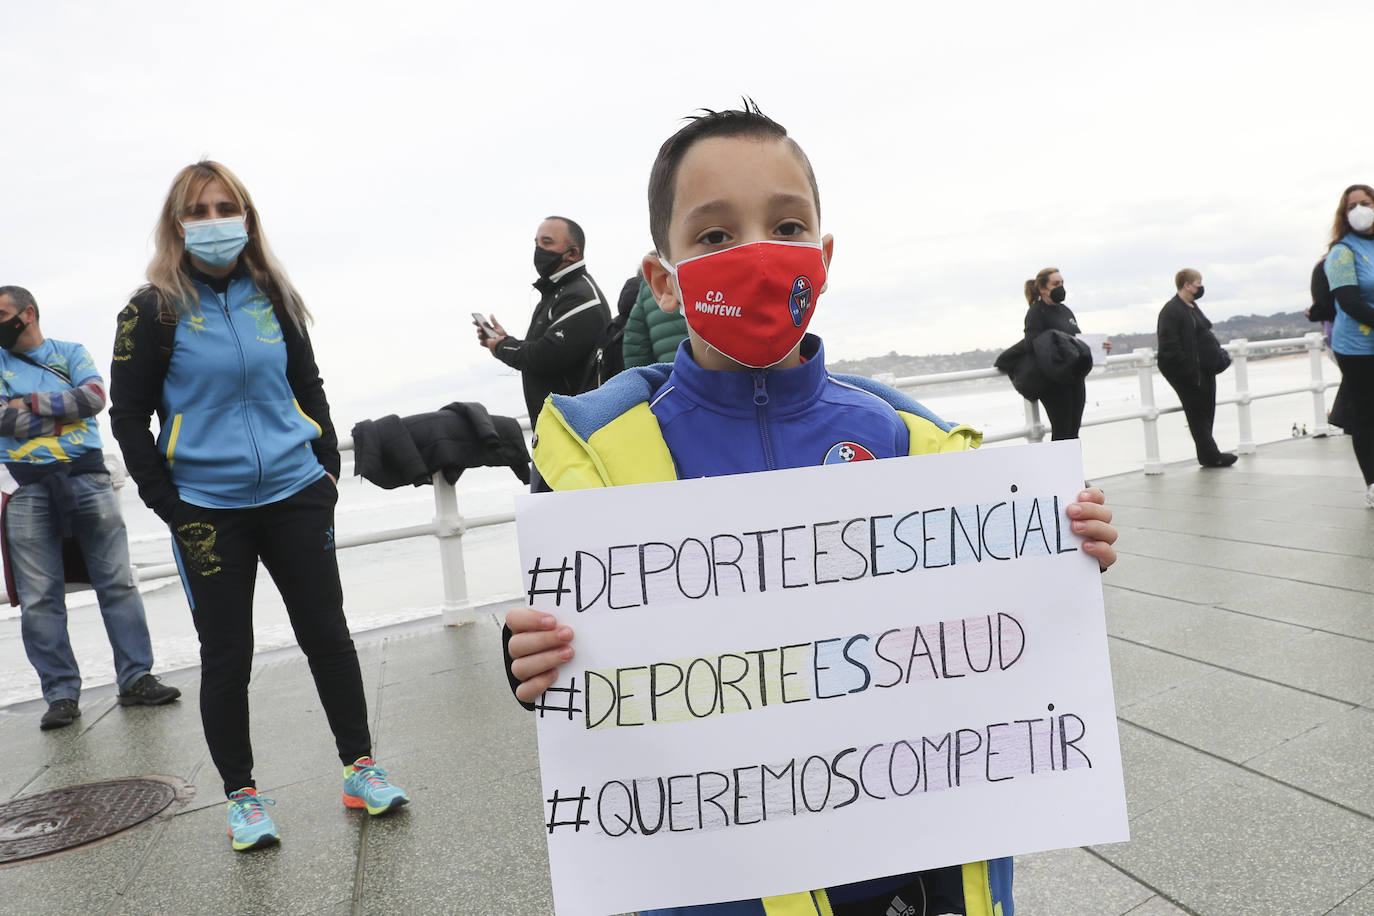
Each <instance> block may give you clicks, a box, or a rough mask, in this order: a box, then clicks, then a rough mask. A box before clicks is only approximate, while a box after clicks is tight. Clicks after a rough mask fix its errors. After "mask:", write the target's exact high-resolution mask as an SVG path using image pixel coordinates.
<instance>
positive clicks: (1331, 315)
mask: <svg viewBox="0 0 1374 916" xmlns="http://www.w3.org/2000/svg"><path fill="white" fill-rule="evenodd" d="M1307 320H1308V321H1335V320H1336V297H1335V296H1333V295H1331V284H1330V283H1328V282H1327V279H1326V258H1322V259H1321V260H1320V261H1318V262H1317V266H1316V267H1313V268H1312V305H1311V307H1310V308H1308V310H1307Z"/></svg>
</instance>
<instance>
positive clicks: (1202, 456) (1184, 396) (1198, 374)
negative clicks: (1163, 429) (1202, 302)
mask: <svg viewBox="0 0 1374 916" xmlns="http://www.w3.org/2000/svg"><path fill="white" fill-rule="evenodd" d="M1174 286H1175V288H1176V289H1177V290H1178V292H1177V293H1175V294H1174V297H1173V298H1172V299H1170V300H1169V301H1168V302H1166V303H1164V308H1162V309H1160V310H1159V322H1158V324H1157V326H1156V328H1155V331H1156V336H1157V338H1158V343H1159V371H1160V373H1162V374H1163V376H1164V379H1165V381H1167V382H1168V383H1169V386H1170V387H1171V388H1173V389H1174V391H1175V392H1176V393H1177V394H1178V400H1179V402H1180V403H1181V404H1182V405H1183V415H1184V416H1185V417H1187V418H1188V432H1189V433H1191V434H1192V437H1193V446H1194V448H1196V450H1197V462H1198V464H1200V465H1202V466H1203V467H1205V468H1226V467H1230V466H1231V465H1233V464H1235V463H1236V456H1235V455H1234V454H1232V453H1231V452H1223V451H1222V450H1221V449H1220V448H1218V447H1217V441H1216V439H1214V438H1212V421H1213V420H1214V419H1215V418H1216V413H1217V373H1219V372H1221V371H1223V370H1224V369H1225V368H1226V367H1227V366H1229V365H1230V364H1231V355H1230V354H1229V353H1227V352H1226V351H1225V350H1223V349H1222V348H1221V342H1220V341H1218V340H1217V338H1216V335H1215V334H1213V333H1212V322H1210V321H1208V320H1207V316H1206V315H1204V314H1202V309H1200V308H1198V305H1197V300H1199V299H1201V298H1202V294H1203V285H1202V274H1200V273H1198V272H1197V271H1196V270H1193V269H1192V268H1185V269H1183V270H1180V271H1179V272H1178V273H1177V274H1175V275H1174Z"/></svg>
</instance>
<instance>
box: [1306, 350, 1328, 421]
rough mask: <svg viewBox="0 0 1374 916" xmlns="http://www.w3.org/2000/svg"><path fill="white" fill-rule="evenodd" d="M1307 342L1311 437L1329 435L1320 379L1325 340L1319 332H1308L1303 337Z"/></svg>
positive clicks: (1324, 385)
mask: <svg viewBox="0 0 1374 916" xmlns="http://www.w3.org/2000/svg"><path fill="white" fill-rule="evenodd" d="M1303 340H1305V341H1307V361H1308V365H1310V366H1311V367H1312V435H1314V436H1329V435H1331V424H1329V423H1327V422H1326V380H1325V379H1324V378H1322V363H1323V362H1324V360H1323V359H1322V353H1323V351H1324V350H1325V349H1326V340H1325V338H1323V337H1322V335H1321V332H1320V331H1309V332H1308V333H1306V334H1304V335H1303Z"/></svg>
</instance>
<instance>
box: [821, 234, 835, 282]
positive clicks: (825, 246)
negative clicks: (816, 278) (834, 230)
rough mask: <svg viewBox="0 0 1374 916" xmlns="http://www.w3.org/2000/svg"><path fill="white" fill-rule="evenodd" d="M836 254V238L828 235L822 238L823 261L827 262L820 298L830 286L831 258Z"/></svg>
mask: <svg viewBox="0 0 1374 916" xmlns="http://www.w3.org/2000/svg"><path fill="white" fill-rule="evenodd" d="M834 253H835V236H833V235H830V234H828V233H827V234H826V235H825V236H824V237H822V238H821V259H822V260H824V261H825V282H824V283H822V284H821V290H820V292H819V293H816V295H817V296H819V295H820V294H821V293H823V292H825V288H826V287H827V286H829V285H830V257H831V256H832V255H833V254H834Z"/></svg>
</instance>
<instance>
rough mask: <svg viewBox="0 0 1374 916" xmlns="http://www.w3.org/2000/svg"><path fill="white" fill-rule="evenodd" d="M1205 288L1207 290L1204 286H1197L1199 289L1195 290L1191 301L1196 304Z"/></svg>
mask: <svg viewBox="0 0 1374 916" xmlns="http://www.w3.org/2000/svg"><path fill="white" fill-rule="evenodd" d="M1206 288H1207V287H1205V286H1199V287H1198V288H1197V292H1195V293H1193V301H1194V302H1196V301H1197V300H1199V299H1201V298H1202V292H1203V290H1205V289H1206Z"/></svg>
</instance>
